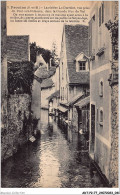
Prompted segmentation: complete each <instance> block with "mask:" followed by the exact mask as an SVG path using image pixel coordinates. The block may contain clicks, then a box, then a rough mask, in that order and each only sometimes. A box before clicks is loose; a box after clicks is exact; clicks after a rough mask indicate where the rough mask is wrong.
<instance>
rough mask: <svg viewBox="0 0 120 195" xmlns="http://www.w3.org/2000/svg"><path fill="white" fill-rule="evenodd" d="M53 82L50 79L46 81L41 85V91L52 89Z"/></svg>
mask: <svg viewBox="0 0 120 195" xmlns="http://www.w3.org/2000/svg"><path fill="white" fill-rule="evenodd" d="M53 84H54V83H53V81H52V79H51V78H48V79H45V80H43V81H42V83H41V89H47V88H49V87H52V86H53Z"/></svg>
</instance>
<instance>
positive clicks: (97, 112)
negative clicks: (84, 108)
mask: <svg viewBox="0 0 120 195" xmlns="http://www.w3.org/2000/svg"><path fill="white" fill-rule="evenodd" d="M98 117H99V115H98V108H97V122H98V120H99V118H98Z"/></svg>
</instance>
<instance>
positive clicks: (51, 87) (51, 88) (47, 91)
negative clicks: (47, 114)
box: [41, 66, 56, 109]
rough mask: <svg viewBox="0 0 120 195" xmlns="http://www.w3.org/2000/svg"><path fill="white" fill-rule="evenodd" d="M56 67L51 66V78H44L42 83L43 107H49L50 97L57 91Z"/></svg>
mask: <svg viewBox="0 0 120 195" xmlns="http://www.w3.org/2000/svg"><path fill="white" fill-rule="evenodd" d="M55 72H56V67H52V66H51V67H50V68H49V70H48V74H49V78H47V79H45V80H43V82H42V84H41V108H44V109H48V97H49V96H50V95H51V94H52V93H54V92H55V90H56V87H55V82H56V77H55Z"/></svg>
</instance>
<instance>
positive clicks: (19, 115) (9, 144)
mask: <svg viewBox="0 0 120 195" xmlns="http://www.w3.org/2000/svg"><path fill="white" fill-rule="evenodd" d="M30 104H31V97H30V96H29V95H28V94H23V95H19V94H15V95H10V97H9V99H8V129H4V130H3V131H2V133H1V145H2V147H1V159H2V161H3V160H5V159H6V158H8V157H10V156H12V155H13V154H14V153H15V152H17V150H18V148H19V147H20V146H21V145H22V144H24V143H25V142H27V141H28V139H29V137H30V136H31V133H32V126H31V125H30V122H31V119H30Z"/></svg>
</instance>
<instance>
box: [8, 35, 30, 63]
mask: <svg viewBox="0 0 120 195" xmlns="http://www.w3.org/2000/svg"><path fill="white" fill-rule="evenodd" d="M6 48H7V60H8V61H11V62H16V61H29V56H30V48H29V35H23V36H7V47H6Z"/></svg>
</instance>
